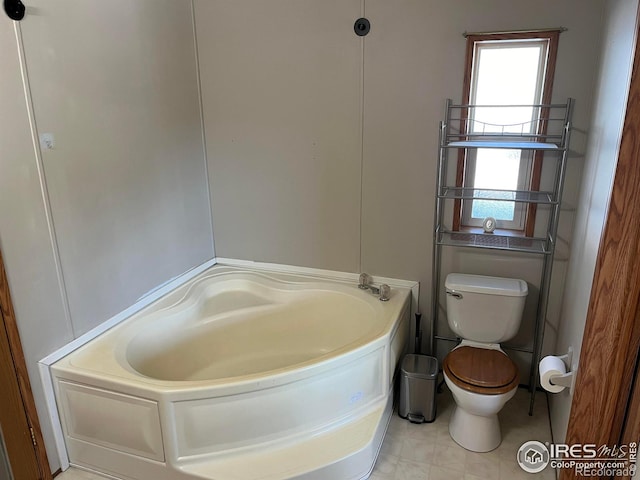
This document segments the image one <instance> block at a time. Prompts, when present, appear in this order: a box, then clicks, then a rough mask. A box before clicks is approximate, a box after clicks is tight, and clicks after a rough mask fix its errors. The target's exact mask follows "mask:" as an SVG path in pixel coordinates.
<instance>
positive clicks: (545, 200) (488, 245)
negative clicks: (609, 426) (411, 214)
mask: <svg viewBox="0 0 640 480" xmlns="http://www.w3.org/2000/svg"><path fill="white" fill-rule="evenodd" d="M499 109H501V110H499ZM505 109H507V110H506V111H509V110H508V109H519V113H520V114H522V112H527V114H528V113H529V112H530V114H531V115H530V118H529V117H527V119H526V120H525V121H523V122H518V123H508V124H497V123H490V122H488V121H486V120H485V121H482V120H481V119H482V118H485V119H487V118H489V119H494V118H496V117H497V115H496V112H498V113H499V112H501V111H502V112H505ZM512 111H515V110H512ZM492 112H493V113H492ZM572 112H573V99H571V98H570V99H568V100H567V103H565V104H537V105H508V106H505V105H455V104H453V103H452V101H451V100H447V105H446V110H445V120H444V121H442V122H440V141H439V157H438V173H437V181H436V208H435V217H434V218H435V226H434V238H433V289H434V294H433V301H432V304H433V305H432V315H431V338H430V340H431V341H430V353H431V355H436V341H452V342H457V341H458V339H456V338H450V337H445V336H440V335H438V333H437V331H436V330H437V325H438V317H439V313H440V291H441V288H442V285H441V283H442V279H441V278H440V277H441V259H442V248H443V247H447V246H449V247H463V248H482V249H490V250H496V251H498V252H500V251H510V252H520V253H526V254H533V255H538V256H539V257H540V258H541V260H542V275H541V278H540V294H539V297H538V306H537V312H536V321H535V329H534V330H535V331H534V338H533V347H532V348H515V350H518V351H522V352H526V353H529V354H531V370H530V374H529V385H530V391H531V399H530V404H529V414H530V415H531V414H532V413H533V405H534V401H535V392H536V385H537V383H538V375H539V373H538V363H539V361H540V355H541V350H542V339H543V337H544V325H545V317H546V312H547V307H548V304H549V286H550V283H551V271H552V268H553V256H554V252H555V246H556V237H557V233H558V220H559V216H560V201H561V199H562V190H563V186H564V179H565V174H566V167H567V156H568V151H569V140H570V133H571V116H572ZM516 115H517V114H516ZM478 148H490V149H517V150H531V151H535V152H543V155H544V156H543V159H544V161H547V158H549V159H550V160H551V159H552V157H553V159H552V160H553V161H555V176H554V181H553V188H552V189H551V191H531V190H486V189H475V188H470V187H464V186H457V185H450V184H448V183H447V171H448V156H449V152H451V151H453V150H456V151H460V150H469V149H478ZM473 199H480V200H491V201H508V202H517V203H524V204H539V205H548V206H549V209H550V212H549V220H548V224H547V228H546V232H545V236H544V237H542V238H533V237H523V236H514V235H508V234H504V235H502V234H499V233H476V232H475V231H474V232H466V231H452V229H451V228H447V227H446V226H445V218H444V210H445V208H444V203H445V202H447V201H451V200H454V201H455V200H459V201H463V200H473Z"/></svg>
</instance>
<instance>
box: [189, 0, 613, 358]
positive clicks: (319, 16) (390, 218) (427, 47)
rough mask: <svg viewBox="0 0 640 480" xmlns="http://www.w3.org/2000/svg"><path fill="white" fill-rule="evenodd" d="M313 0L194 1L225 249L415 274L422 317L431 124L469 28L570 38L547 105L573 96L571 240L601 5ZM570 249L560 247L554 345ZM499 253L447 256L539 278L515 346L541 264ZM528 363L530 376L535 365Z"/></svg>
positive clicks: (567, 219) (563, 44)
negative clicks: (359, 23) (366, 30)
mask: <svg viewBox="0 0 640 480" xmlns="http://www.w3.org/2000/svg"><path fill="white" fill-rule="evenodd" d="M322 5H323V6H322V9H320V10H319V9H317V8H316V7H317V3H316V2H311V1H307V2H292V1H286V0H281V1H275V0H274V1H271V2H269V3H268V7H267V6H266V5H265V4H264V2H260V1H258V0H254V1H242V2H229V1H223V0H198V1H197V2H196V21H197V38H198V49H199V55H200V59H201V60H200V62H201V67H202V80H203V81H202V85H203V103H204V112H205V130H206V135H207V151H208V159H209V163H210V176H211V189H212V208H213V214H214V224H215V226H216V228H215V232H214V234H215V240H216V252H217V254H218V256H219V257H233V258H242V259H250V260H256V261H265V262H277V263H286V264H296V265H304V266H311V267H320V268H333V269H337V270H346V271H366V272H369V273H371V274H374V275H382V276H389V277H396V278H406V279H412V280H419V281H420V282H421V284H422V288H421V299H420V302H421V309H422V310H423V312H425V313H428V311H429V302H430V297H431V295H430V293H431V246H432V227H433V209H434V193H435V173H436V160H437V140H438V122H439V120H441V118H442V115H443V110H444V102H445V99H446V98H453V99H457V100H459V99H460V97H461V93H462V75H463V69H464V60H465V58H464V55H465V45H466V43H465V39H464V38H463V36H462V33H463V32H465V31H495V30H513V29H526V28H550V27H559V26H564V27H566V28H568V31H566V32H564V33H562V35H561V38H560V46H559V52H558V61H557V69H556V77H555V84H554V95H553V100H554V101H558V102H564V101H566V99H567V97H569V96H571V97H573V98H575V99H576V109H575V115H574V123H575V126H576V128H577V130H576V132H575V133H574V137H573V141H572V150H574V153H573V154H572V158H571V160H570V161H569V171H568V176H567V186H566V191H565V196H564V201H563V215H562V225H561V229H560V232H561V235H562V237H563V240H564V242H565V244H566V242H568V241H570V237H571V230H572V224H573V212H572V210H573V209H574V208H575V205H576V201H577V192H578V187H579V178H580V174H581V168H582V158H581V157H582V154H583V152H584V149H585V144H586V130H587V126H588V124H589V114H590V107H591V92H592V86H593V78H594V74H595V69H596V63H597V58H596V57H595V55H594V54H593V52H596V51H597V50H598V45H599V40H600V29H601V16H602V15H601V14H602V9H603V4H602V1H601V0H588V1H585V0H565V1H562V2H558V1H555V0H544V1H539V2H529V1H524V0H523V1H517V2H514V1H512V0H491V1H483V2H478V1H474V0H456V1H448V2H443V1H438V0H428V1H425V0H401V1H397V2H388V1H384V0H363V1H362V2H360V1H349V2H337V3H336V2H329V3H327V2H324V3H323V4H322ZM360 7H362V8H363V10H362V12H363V13H364V14H365V16H366V17H367V18H369V19H370V20H371V32H370V34H369V35H368V36H366V37H364V40H362V39H361V38H358V37H356V36H355V35H354V33H353V22H354V21H355V19H356V18H357V17H358V16H360V14H361V11H360V10H359V8H360ZM276 32H277V34H276ZM360 69H362V76H363V77H362V84H361V85H360V84H359V80H360V77H359V75H360ZM360 97H362V101H363V104H362V111H361V112H360V111H359V110H358V108H359V106H360V105H359V104H358V101H359V100H360ZM310 115H311V116H312V118H311V119H310V118H309V116H310ZM359 115H360V118H361V119H360V120H359V119H358V116H359ZM359 121H360V122H362V125H363V131H362V132H360V131H359V129H358V126H359ZM316 139H318V142H314V141H315V140H316ZM359 142H361V145H360V144H359ZM361 156H362V157H361ZM360 165H361V166H362V170H361V171H360ZM567 257H568V252H567V249H566V248H560V251H559V253H558V258H559V259H560V261H559V262H556V267H555V274H554V287H553V292H554V296H553V298H552V299H551V308H550V315H549V322H550V327H549V328H548V332H549V333H548V339H547V341H548V342H550V344H551V345H553V344H555V336H554V334H555V328H556V326H557V323H558V309H559V303H560V302H559V299H560V298H561V293H562V285H563V282H564V281H563V278H564V270H565V268H566V259H567ZM496 258H497V257H496V255H494V256H493V257H489V262H488V261H487V255H486V253H477V252H475V253H473V252H469V251H466V252H459V253H456V258H455V262H454V263H455V268H457V269H459V270H462V271H468V272H476V273H495V274H501V275H504V276H519V277H520V276H526V277H527V278H526V279H527V280H528V281H530V282H532V283H533V285H532V286H531V287H532V296H531V298H530V300H529V304H528V309H527V312H528V314H527V318H526V319H525V322H524V324H523V327H522V335H520V336H519V338H518V339H517V343H518V344H519V345H521V346H530V345H531V336H532V329H533V320H534V317H535V300H536V294H537V293H536V285H535V284H537V283H539V277H540V260H539V259H532V258H531V257H527V258H518V259H517V260H514V259H513V257H505V258H502V259H498V260H494V261H493V262H491V260H492V259H496ZM498 264H499V266H498ZM487 265H489V266H487ZM522 272H525V273H522ZM426 336H427V335H425V337H426ZM521 360H522V361H521V362H520V363H521V365H522V366H523V369H524V370H528V367H527V364H528V360H527V359H521Z"/></svg>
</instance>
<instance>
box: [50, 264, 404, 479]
mask: <svg viewBox="0 0 640 480" xmlns="http://www.w3.org/2000/svg"><path fill="white" fill-rule="evenodd" d="M410 296H411V291H410V290H408V289H402V288H393V289H392V293H391V298H390V300H389V301H388V302H381V301H379V300H378V299H377V298H376V297H375V296H374V295H372V294H371V293H369V292H367V291H363V290H360V289H358V288H357V285H356V284H355V282H351V283H344V282H338V281H327V280H322V279H319V278H318V277H304V276H292V275H283V274H272V273H257V272H251V271H246V270H245V271H243V270H239V269H235V268H230V267H214V268H212V269H210V270H208V271H207V272H205V273H203V274H201V275H200V276H198V277H197V278H195V279H194V280H192V281H190V282H188V283H187V284H186V285H183V286H182V287H180V288H178V289H177V290H175V291H173V292H172V293H170V294H168V295H166V296H165V297H163V298H162V299H160V300H159V301H157V302H156V303H154V304H153V305H151V306H150V307H148V308H146V309H145V310H143V311H142V312H140V313H138V314H136V315H134V316H133V317H131V318H130V319H128V320H126V321H124V322H123V323H121V324H120V325H118V326H116V327H114V328H112V329H111V330H109V331H108V332H106V333H104V334H102V335H100V336H99V337H98V338H96V339H94V340H93V341H91V342H90V343H88V344H86V345H85V346H83V347H81V348H79V349H78V350H76V351H75V352H73V353H71V354H70V355H68V356H66V357H65V358H63V359H62V360H60V361H58V362H57V363H56V364H54V365H53V366H52V373H53V378H54V387H55V391H56V401H57V404H58V410H59V413H60V417H61V421H62V427H63V431H64V436H65V443H66V447H67V452H68V455H69V460H70V462H71V464H74V465H78V466H82V467H86V468H90V469H93V470H96V471H99V472H103V473H107V474H110V475H114V476H116V477H119V478H123V479H138V480H147V479H153V480H163V479H167V480H169V479H172V480H173V479H196V478H197V479H216V480H236V479H237V480H248V479H261V480H268V479H269V480H271V479H273V480H275V479H289V478H296V479H305V480H312V479H313V480H327V479H331V480H343V479H344V480H347V479H349V480H350V479H362V478H367V477H368V475H369V473H370V471H371V469H372V467H373V464H374V462H375V458H376V456H377V453H378V449H379V446H380V444H381V442H382V438H383V436H384V432H385V429H386V425H387V422H388V419H389V415H390V412H391V403H392V396H393V395H392V384H393V381H392V380H393V374H394V371H395V369H396V366H397V363H398V360H399V358H400V356H401V355H402V353H403V352H404V348H405V345H406V343H407V342H406V341H407V337H408V332H409V318H410V304H411V302H410Z"/></svg>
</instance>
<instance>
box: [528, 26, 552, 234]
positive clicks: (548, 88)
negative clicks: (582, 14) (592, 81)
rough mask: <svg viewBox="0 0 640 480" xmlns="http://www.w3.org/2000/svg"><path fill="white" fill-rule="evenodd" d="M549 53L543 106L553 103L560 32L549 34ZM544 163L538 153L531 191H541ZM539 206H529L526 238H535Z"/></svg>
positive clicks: (545, 117) (540, 129)
mask: <svg viewBox="0 0 640 480" xmlns="http://www.w3.org/2000/svg"><path fill="white" fill-rule="evenodd" d="M548 38H549V52H548V54H547V65H546V71H545V74H544V86H543V87H542V102H541V103H543V104H547V105H548V104H550V103H551V96H552V95H551V94H552V92H553V78H554V77H555V74H556V58H557V57H558V43H559V40H560V32H549V37H548ZM549 115H550V112H549V109H548V108H545V109H544V110H543V111H542V112H541V114H540V117H541V118H542V119H543V122H542V123H541V124H540V125H539V126H538V133H547V125H548V124H547V121H546V120H548V119H549ZM543 161H544V152H542V151H539V150H538V151H536V152H535V154H534V156H533V165H532V167H531V183H530V185H529V188H530V189H531V190H536V191H537V190H540V178H541V177H542V163H543ZM537 211H538V205H537V204H535V203H530V204H529V205H527V213H526V218H525V224H524V236H525V237H533V236H534V231H535V227H536V212H537Z"/></svg>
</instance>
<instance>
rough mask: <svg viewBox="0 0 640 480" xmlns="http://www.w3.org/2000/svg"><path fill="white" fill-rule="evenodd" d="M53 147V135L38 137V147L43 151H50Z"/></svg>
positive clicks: (47, 134)
mask: <svg viewBox="0 0 640 480" xmlns="http://www.w3.org/2000/svg"><path fill="white" fill-rule="evenodd" d="M55 145H56V144H55V139H54V137H53V133H43V134H41V135H40V146H41V147H42V149H43V150H52V149H53V147H55Z"/></svg>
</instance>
